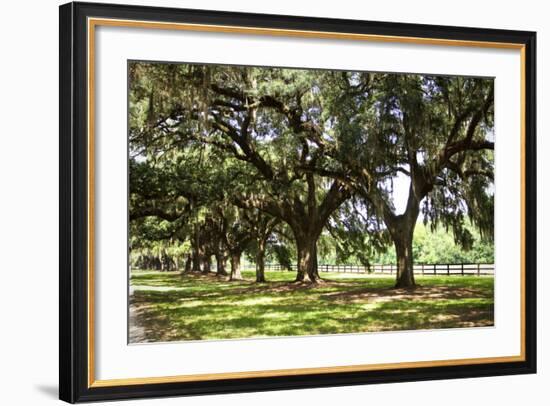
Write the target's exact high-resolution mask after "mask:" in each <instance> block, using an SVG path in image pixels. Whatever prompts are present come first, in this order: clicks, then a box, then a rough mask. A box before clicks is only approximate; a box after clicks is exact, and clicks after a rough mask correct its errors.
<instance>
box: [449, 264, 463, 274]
mask: <svg viewBox="0 0 550 406" xmlns="http://www.w3.org/2000/svg"><path fill="white" fill-rule="evenodd" d="M462 272H464V267H462ZM450 274H451V269H450V265H449V264H447V276H449V275H450Z"/></svg>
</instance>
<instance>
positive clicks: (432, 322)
mask: <svg viewBox="0 0 550 406" xmlns="http://www.w3.org/2000/svg"><path fill="white" fill-rule="evenodd" d="M290 276H291V275H284V277H290ZM277 277H279V278H280V277H281V276H280V275H277ZM445 282H447V284H444V283H445ZM422 284H423V286H422V287H421V288H418V289H416V290H414V291H404V290H399V289H391V288H390V287H391V286H392V285H393V280H392V279H391V278H376V277H375V278H362V279H359V278H358V279H351V280H349V279H346V280H341V281H333V282H329V283H326V284H322V285H308V284H289V283H288V281H275V282H268V283H266V284H255V283H253V282H252V281H250V280H245V281H235V282H231V283H227V282H224V281H220V280H219V279H213V278H212V277H210V276H206V277H204V276H202V275H200V276H198V275H197V276H195V275H193V276H190V277H188V276H184V277H182V276H180V275H178V274H172V275H166V274H164V275H163V274H161V275H140V277H138V278H132V285H133V286H135V288H136V289H135V290H134V294H133V295H132V296H131V297H130V306H131V312H130V313H131V320H130V324H131V327H135V328H130V342H132V343H136V342H158V341H181V340H204V339H233V338H252V337H274V336H300V335H318V334H343V333H360V332H370V331H398V330H416V329H436V328H460V327H476V326H490V325H493V319H494V316H493V313H494V309H493V281H492V279H491V280H488V279H486V280H479V279H467V278H463V279H461V278H460V277H459V278H456V279H446V278H433V279H430V278H424V279H422ZM133 332H134V333H133Z"/></svg>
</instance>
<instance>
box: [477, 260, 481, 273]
mask: <svg viewBox="0 0 550 406" xmlns="http://www.w3.org/2000/svg"><path fill="white" fill-rule="evenodd" d="M479 267H480V264H479V262H478V264H477V276H479V275H480V273H481V272H480V269H479Z"/></svg>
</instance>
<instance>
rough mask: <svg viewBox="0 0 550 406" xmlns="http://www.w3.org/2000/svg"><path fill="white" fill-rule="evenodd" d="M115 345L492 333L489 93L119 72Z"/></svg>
mask: <svg viewBox="0 0 550 406" xmlns="http://www.w3.org/2000/svg"><path fill="white" fill-rule="evenodd" d="M128 112H129V117H128V124H129V135H128V137H129V139H128V172H129V198H128V199H129V202H128V218H129V258H128V259H129V268H130V269H129V301H128V303H129V326H128V335H129V337H128V340H129V343H151V342H153V343H154V342H167V341H186V340H220V339H240V338H259V337H282V336H304V335H325V334H349V333H367V332H380V331H402V330H427V329H444V328H445V329H448V328H465V327H487V326H493V325H494V273H495V269H494V244H493V234H494V215H493V212H494V198H495V188H494V156H493V150H494V143H495V131H494V121H493V118H494V79H493V78H492V77H468V76H444V75H441V76H438V75H424V74H412V73H390V72H357V71H335V70H321V69H303V68H278V67H258V66H230V65H203V64H189V63H168V62H148V61H129V62H128Z"/></svg>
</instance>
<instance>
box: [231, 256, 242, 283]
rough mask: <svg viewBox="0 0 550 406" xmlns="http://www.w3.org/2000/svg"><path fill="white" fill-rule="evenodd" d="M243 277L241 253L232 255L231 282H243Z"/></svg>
mask: <svg viewBox="0 0 550 406" xmlns="http://www.w3.org/2000/svg"><path fill="white" fill-rule="evenodd" d="M242 278H243V277H242V275H241V253H240V252H239V253H231V275H230V276H229V280H232V281H234V280H242Z"/></svg>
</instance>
